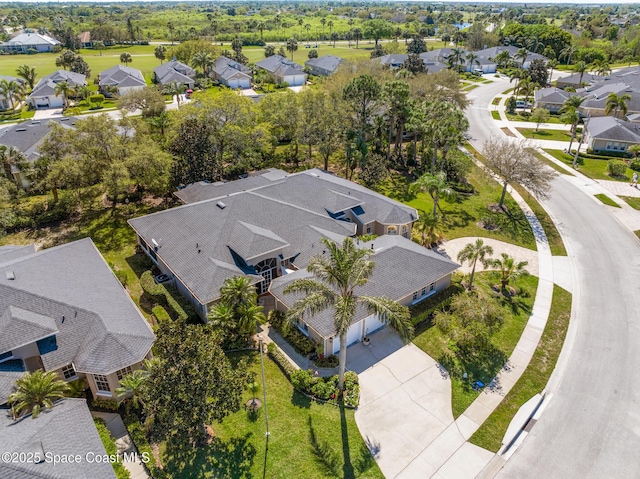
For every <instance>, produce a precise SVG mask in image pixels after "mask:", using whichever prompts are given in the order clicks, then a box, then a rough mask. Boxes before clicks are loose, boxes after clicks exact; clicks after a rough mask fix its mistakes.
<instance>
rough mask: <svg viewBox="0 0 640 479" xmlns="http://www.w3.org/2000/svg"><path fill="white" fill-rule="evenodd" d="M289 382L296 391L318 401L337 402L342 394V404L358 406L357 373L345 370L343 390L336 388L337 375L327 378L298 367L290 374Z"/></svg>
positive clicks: (358, 388) (358, 387)
mask: <svg viewBox="0 0 640 479" xmlns="http://www.w3.org/2000/svg"><path fill="white" fill-rule="evenodd" d="M291 384H292V385H293V387H294V388H295V389H297V390H298V391H300V392H302V393H304V394H307V395H309V396H312V397H313V398H315V399H318V400H320V401H324V402H328V403H331V404H338V403H339V402H340V396H341V395H342V398H343V402H344V405H345V406H347V407H352V408H355V407H358V401H359V400H360V384H359V382H358V375H357V374H356V373H354V372H353V371H347V372H346V373H345V375H344V391H342V392H341V391H340V390H339V389H338V375H337V374H336V375H334V376H331V377H328V378H323V377H320V376H316V375H315V374H314V373H313V372H312V371H306V370H303V369H299V370H298V371H296V372H294V373H293V374H292V375H291Z"/></svg>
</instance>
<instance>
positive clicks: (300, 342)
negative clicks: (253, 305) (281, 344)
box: [267, 309, 318, 356]
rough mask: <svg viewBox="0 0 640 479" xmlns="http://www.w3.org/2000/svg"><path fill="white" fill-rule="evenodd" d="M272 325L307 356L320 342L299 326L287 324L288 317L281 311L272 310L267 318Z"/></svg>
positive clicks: (294, 347)
mask: <svg viewBox="0 0 640 479" xmlns="http://www.w3.org/2000/svg"><path fill="white" fill-rule="evenodd" d="M267 320H268V321H269V323H270V324H271V326H273V328H274V329H275V330H276V331H278V333H279V334H280V336H282V337H283V338H284V340H285V341H286V342H288V343H289V344H290V345H291V346H293V349H295V350H296V352H297V353H298V354H302V355H303V356H307V355H309V354H311V353H313V352H314V351H315V350H316V348H317V346H318V343H317V342H315V341H314V340H313V339H310V338H308V337H306V336H305V335H304V334H303V333H302V332H301V331H300V330H299V329H298V328H297V327H295V326H294V325H292V324H287V319H286V318H285V315H284V313H282V312H280V311H276V310H275V309H274V310H271V311H269V316H268V318H267Z"/></svg>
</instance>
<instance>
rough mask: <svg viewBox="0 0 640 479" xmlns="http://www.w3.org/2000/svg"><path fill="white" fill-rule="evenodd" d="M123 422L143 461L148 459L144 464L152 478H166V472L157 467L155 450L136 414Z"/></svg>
mask: <svg viewBox="0 0 640 479" xmlns="http://www.w3.org/2000/svg"><path fill="white" fill-rule="evenodd" d="M123 420H124V425H125V426H126V427H127V431H129V436H131V440H132V441H133V444H134V446H136V449H137V450H138V454H139V455H140V456H141V459H148V460H147V461H146V462H143V464H144V466H145V468H146V469H147V471H148V472H149V474H150V475H151V477H153V478H154V479H162V478H164V477H166V475H165V473H164V471H163V470H162V469H160V468H159V467H158V466H157V465H156V458H155V456H154V455H153V450H152V449H151V445H150V444H149V441H148V439H147V435H146V434H145V432H144V426H143V425H142V424H141V423H140V421H139V420H138V417H137V416H136V415H135V414H129V415H127V416H125V417H124V418H123Z"/></svg>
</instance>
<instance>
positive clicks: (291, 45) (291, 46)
mask: <svg viewBox="0 0 640 479" xmlns="http://www.w3.org/2000/svg"><path fill="white" fill-rule="evenodd" d="M296 50H298V40H296V39H295V38H293V37H291V38H289V39H288V40H287V51H288V52H290V53H291V61H293V52H295V51H296Z"/></svg>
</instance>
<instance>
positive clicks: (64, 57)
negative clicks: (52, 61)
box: [56, 50, 76, 70]
mask: <svg viewBox="0 0 640 479" xmlns="http://www.w3.org/2000/svg"><path fill="white" fill-rule="evenodd" d="M75 59H76V54H75V53H74V52H72V51H71V50H62V52H61V53H60V55H59V56H58V58H56V66H57V67H58V68H59V67H62V68H64V69H65V70H68V69H69V68H70V67H71V65H73V62H74V61H75Z"/></svg>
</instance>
